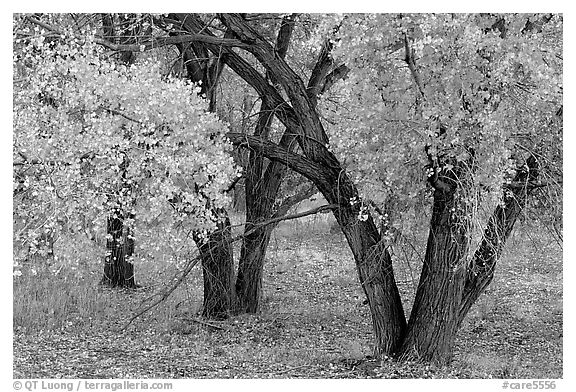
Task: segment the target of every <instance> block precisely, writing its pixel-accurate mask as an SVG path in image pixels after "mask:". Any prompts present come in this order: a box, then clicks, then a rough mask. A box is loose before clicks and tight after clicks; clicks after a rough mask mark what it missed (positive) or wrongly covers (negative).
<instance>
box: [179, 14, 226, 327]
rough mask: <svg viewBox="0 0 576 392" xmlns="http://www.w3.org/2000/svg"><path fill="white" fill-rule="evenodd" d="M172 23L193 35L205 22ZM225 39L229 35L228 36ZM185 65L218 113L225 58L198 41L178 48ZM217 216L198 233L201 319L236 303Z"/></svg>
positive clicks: (222, 315)
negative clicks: (210, 226)
mask: <svg viewBox="0 0 576 392" xmlns="http://www.w3.org/2000/svg"><path fill="white" fill-rule="evenodd" d="M169 18H170V19H171V20H174V21H177V22H178V23H179V24H180V25H179V27H180V28H181V29H184V30H186V31H189V32H191V33H195V32H198V31H200V30H201V29H202V21H201V20H200V19H199V18H198V17H197V16H196V15H189V14H170V15H169ZM225 36H227V35H226V34H225ZM177 48H178V50H179V51H180V55H181V56H182V58H183V60H184V64H185V66H186V70H187V74H188V79H190V80H191V81H192V82H195V83H198V82H201V87H200V94H201V95H202V96H204V97H206V99H207V100H208V103H209V107H208V110H209V111H210V112H215V110H216V87H217V85H218V81H219V79H220V75H221V74H222V70H223V68H224V61H225V55H224V54H222V53H218V54H216V55H215V56H213V57H210V56H209V51H208V50H207V49H206V47H205V45H204V44H202V43H199V42H191V43H188V44H179V45H177ZM214 214H215V216H217V217H218V219H219V221H218V223H217V229H216V230H215V231H214V232H212V233H210V234H208V238H207V239H202V238H201V237H200V235H199V233H195V235H194V241H195V242H196V243H197V246H198V250H199V252H200V257H201V260H202V276H203V281H204V301H203V308H202V316H203V317H206V318H210V319H219V320H222V319H226V318H228V317H229V316H230V314H231V313H232V310H233V307H234V304H235V302H236V293H235V288H234V253H233V251H232V237H231V233H232V230H231V227H230V219H229V218H228V214H227V212H226V211H225V210H222V209H220V210H215V211H214Z"/></svg>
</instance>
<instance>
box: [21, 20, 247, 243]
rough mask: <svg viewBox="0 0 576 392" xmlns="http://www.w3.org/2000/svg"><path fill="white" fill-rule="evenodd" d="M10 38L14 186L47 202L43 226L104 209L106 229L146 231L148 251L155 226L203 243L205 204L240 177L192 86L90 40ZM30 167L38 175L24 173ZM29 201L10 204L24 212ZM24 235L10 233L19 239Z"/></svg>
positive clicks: (208, 215) (217, 201)
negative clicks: (120, 58) (119, 59)
mask: <svg viewBox="0 0 576 392" xmlns="http://www.w3.org/2000/svg"><path fill="white" fill-rule="evenodd" d="M18 34H19V35H18V36H17V41H16V42H17V43H18V44H19V47H18V50H17V51H15V57H14V64H15V80H17V81H18V83H19V84H18V85H17V88H15V98H14V119H15V120H14V153H15V156H14V161H15V168H18V175H19V177H20V178H23V181H22V182H23V186H24V189H23V192H21V193H23V194H35V195H40V196H43V197H44V198H45V199H47V200H49V201H50V204H49V206H50V210H51V214H50V216H49V217H47V221H48V224H45V225H44V227H54V226H56V225H55V222H56V221H57V220H58V219H60V218H62V217H66V219H67V220H68V221H69V222H71V223H72V224H79V222H81V221H82V222H84V221H91V222H102V218H103V217H106V216H110V217H112V218H111V219H108V220H107V222H108V224H107V226H109V225H110V222H113V221H114V219H116V218H120V219H118V221H120V222H121V224H122V226H125V227H127V228H129V229H130V230H134V229H136V228H137V229H138V230H137V232H134V235H135V236H136V237H137V238H138V236H143V235H146V234H147V232H148V233H149V232H150V231H152V232H154V233H155V234H156V240H154V239H153V238H154V235H152V236H150V237H151V238H152V240H151V241H150V242H151V243H153V244H156V246H158V245H159V243H158V238H162V237H163V236H158V234H159V233H164V234H166V235H170V234H171V233H173V231H183V230H189V229H192V230H194V231H195V232H196V233H198V236H199V237H204V238H205V237H206V236H207V234H208V233H209V232H210V231H213V230H214V229H215V228H216V225H217V223H218V221H219V220H218V217H216V216H214V215H213V214H212V208H213V207H216V208H222V207H224V206H225V205H227V203H228V202H229V199H228V197H227V196H226V194H225V190H226V189H227V188H228V187H229V184H230V182H231V181H232V180H233V179H234V178H236V176H237V174H238V172H237V168H236V167H235V165H234V164H233V162H232V159H231V157H230V154H229V152H230V149H231V146H230V144H229V143H228V142H227V140H226V138H225V136H224V134H225V132H226V130H227V129H226V127H225V126H224V124H223V123H221V122H220V121H219V120H218V119H217V118H216V117H215V116H214V115H213V114H209V113H207V112H206V109H207V106H206V103H205V101H204V100H203V99H201V98H199V97H198V95H197V91H195V87H194V86H193V85H191V84H190V83H188V82H184V81H182V80H178V79H174V78H170V77H168V78H166V77H165V76H164V75H162V73H161V71H160V65H159V64H158V63H156V62H152V61H143V62H142V63H137V64H134V65H131V66H124V65H118V64H116V63H114V62H111V61H109V60H107V59H106V56H105V54H106V53H105V52H104V50H103V48H102V47H101V46H100V47H98V46H97V45H96V44H95V43H94V40H95V39H94V38H93V37H91V36H82V37H79V36H78V35H77V34H75V33H70V35H68V32H59V33H56V32H54V31H51V30H48V29H46V30H44V31H41V30H40V29H39V28H37V29H36V30H35V31H34V30H32V29H29V30H21V31H19V32H18ZM78 42H79V43H78ZM172 99H174V100H175V101H172ZM30 168H33V169H34V170H36V171H41V172H44V173H46V175H45V176H43V177H35V176H30V175H26V174H25V173H26V171H27V170H29V169H30ZM119 173H121V174H120V175H119ZM47 184H50V186H47ZM126 184H128V185H129V187H127V186H126ZM30 207H31V206H30V205H18V209H16V211H17V213H18V214H19V213H20V212H21V211H27V212H28V214H27V215H25V216H24V217H25V218H28V217H31V216H34V212H33V210H32V211H31V210H30ZM36 211H37V210H36ZM139 211H140V212H144V211H145V212H146V213H145V214H139ZM119 214H120V215H119ZM20 216H22V215H20ZM127 217H130V218H127ZM47 225H49V226H47ZM113 229H117V228H113ZM33 231H34V230H33V229H31V228H29V229H28V231H27V232H19V233H16V234H17V235H21V236H22V240H23V241H25V240H26V238H27V237H28V236H29V235H30V234H31V233H32V232H33ZM123 231H124V232H125V229H124V230H123ZM25 236H26V237H25ZM24 237H25V238H24ZM17 239H20V238H17ZM118 242H120V243H121V245H122V246H127V245H128V244H127V242H125V241H118ZM125 254H126V253H125Z"/></svg>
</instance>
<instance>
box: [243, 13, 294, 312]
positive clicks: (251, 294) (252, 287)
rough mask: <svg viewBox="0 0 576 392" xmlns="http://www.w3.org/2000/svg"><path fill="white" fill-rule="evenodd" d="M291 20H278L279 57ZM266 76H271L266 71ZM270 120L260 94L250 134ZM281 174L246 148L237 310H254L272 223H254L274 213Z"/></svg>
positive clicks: (263, 132) (265, 128)
mask: <svg viewBox="0 0 576 392" xmlns="http://www.w3.org/2000/svg"><path fill="white" fill-rule="evenodd" d="M294 23H295V19H294V15H290V16H286V17H284V18H283V20H282V22H281V25H280V29H279V32H278V37H277V40H276V48H275V50H276V54H277V55H278V56H279V57H280V58H284V57H285V56H286V52H287V51H288V45H289V42H290V37H291V35H292V30H293V29H294ZM267 76H268V79H271V75H270V74H269V73H268V74H267ZM273 120H274V108H273V107H272V106H271V105H270V103H269V102H268V100H267V99H265V97H262V105H261V106H260V115H259V116H258V121H257V125H256V129H255V131H254V135H255V136H257V137H260V138H264V139H267V138H268V135H269V133H270V126H271V125H272V122H273ZM284 174H285V166H283V165H279V164H277V163H270V165H269V166H268V168H267V169H266V170H264V156H263V155H262V154H261V153H260V152H257V151H254V150H252V151H250V155H249V158H248V163H247V165H246V167H245V174H244V178H245V181H244V189H245V192H246V193H245V196H246V198H245V201H246V207H245V211H246V225H245V230H246V231H248V230H250V229H252V228H255V229H254V230H253V231H252V232H251V233H250V234H248V235H247V236H246V237H244V239H243V242H242V248H241V252H240V260H239V262H238V275H237V278H236V295H237V300H238V302H237V306H236V312H238V313H244V312H245V313H256V312H257V311H258V308H259V305H260V299H261V293H262V274H263V270H264V260H265V258H266V249H268V244H269V243H270V236H271V234H272V231H273V230H274V227H275V225H266V226H258V224H259V223H261V222H263V221H266V220H269V219H270V218H271V217H272V216H273V215H274V202H275V201H276V198H277V195H278V191H279V189H280V184H281V183H282V179H283V177H284Z"/></svg>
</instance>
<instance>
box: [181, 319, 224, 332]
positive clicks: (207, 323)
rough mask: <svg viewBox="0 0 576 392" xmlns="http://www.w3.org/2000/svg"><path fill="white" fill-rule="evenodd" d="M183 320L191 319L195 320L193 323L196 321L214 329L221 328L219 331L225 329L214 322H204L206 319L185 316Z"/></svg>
mask: <svg viewBox="0 0 576 392" xmlns="http://www.w3.org/2000/svg"><path fill="white" fill-rule="evenodd" d="M185 320H186V321H192V322H195V323H198V324H202V325H206V326H208V327H211V328H215V329H219V330H221V331H226V328H224V327H221V326H219V325H216V324H211V323H209V322H206V321H203V320H199V319H196V318H186V319H185Z"/></svg>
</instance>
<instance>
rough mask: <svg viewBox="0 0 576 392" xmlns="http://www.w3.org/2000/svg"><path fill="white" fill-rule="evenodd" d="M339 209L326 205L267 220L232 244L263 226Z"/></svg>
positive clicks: (234, 238) (237, 237)
mask: <svg viewBox="0 0 576 392" xmlns="http://www.w3.org/2000/svg"><path fill="white" fill-rule="evenodd" d="M338 207H340V206H339V205H338V204H325V205H323V206H320V207H316V208H313V209H311V210H308V211H304V212H300V213H297V214H293V215H284V216H279V217H277V218H272V219H270V220H267V221H265V222H261V223H258V224H254V227H253V228H251V229H250V230H248V231H246V232H244V234H239V235H237V236H236V237H233V238H232V242H234V241H237V240H239V239H241V238H243V237H246V236H248V235H250V234H252V233H254V232H255V231H256V230H258V229H259V228H261V227H263V226H268V225H271V224H273V223H276V222H280V221H285V220H291V219H298V218H302V217H305V216H308V215H312V214H317V213H319V212H322V211H325V210H332V209H336V208H338Z"/></svg>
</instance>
